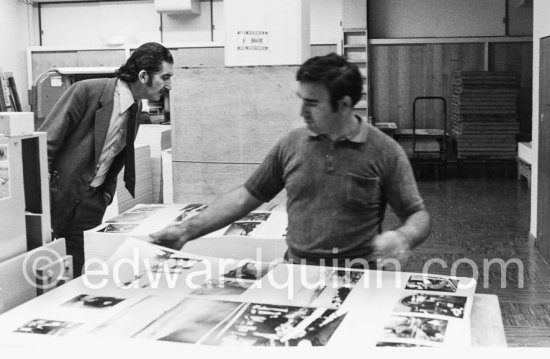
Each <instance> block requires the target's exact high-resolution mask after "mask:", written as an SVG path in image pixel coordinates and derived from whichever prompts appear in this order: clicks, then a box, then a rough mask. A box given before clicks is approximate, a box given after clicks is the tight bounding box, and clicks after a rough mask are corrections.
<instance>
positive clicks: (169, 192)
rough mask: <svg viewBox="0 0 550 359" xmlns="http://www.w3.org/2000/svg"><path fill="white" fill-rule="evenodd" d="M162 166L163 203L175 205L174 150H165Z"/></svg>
mask: <svg viewBox="0 0 550 359" xmlns="http://www.w3.org/2000/svg"><path fill="white" fill-rule="evenodd" d="M161 165H162V203H174V188H173V183H174V180H173V177H172V149H171V148H169V149H167V150H163V151H162V154H161Z"/></svg>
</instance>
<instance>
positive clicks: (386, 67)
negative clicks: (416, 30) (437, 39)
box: [370, 44, 484, 128]
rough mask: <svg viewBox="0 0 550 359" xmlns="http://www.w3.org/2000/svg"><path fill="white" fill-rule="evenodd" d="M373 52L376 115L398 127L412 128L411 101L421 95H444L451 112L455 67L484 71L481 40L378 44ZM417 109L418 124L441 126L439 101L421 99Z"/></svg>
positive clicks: (373, 48) (372, 69)
mask: <svg viewBox="0 0 550 359" xmlns="http://www.w3.org/2000/svg"><path fill="white" fill-rule="evenodd" d="M370 54H371V90H372V91H373V93H372V100H373V114H374V118H375V120H376V121H379V122H395V123H397V126H398V127H399V128H412V105H413V101H414V99H415V98H416V97H419V96H442V97H445V99H446V100H447V103H448V106H447V110H448V114H447V115H448V116H450V111H449V109H450V106H449V105H450V99H451V91H452V90H451V81H452V73H453V71H456V70H479V71H482V70H483V64H484V57H483V45H482V44H413V45H380V46H378V45H377V46H371V48H370ZM434 105H436V106H435V107H434ZM417 110H418V119H420V121H419V122H418V123H417V127H420V128H442V127H441V126H440V125H439V122H438V120H439V119H441V118H442V112H441V111H442V110H441V107H440V106H439V103H436V102H433V103H427V102H423V103H419V106H418V109H417ZM448 118H450V117H448Z"/></svg>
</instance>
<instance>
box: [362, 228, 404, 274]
mask: <svg viewBox="0 0 550 359" xmlns="http://www.w3.org/2000/svg"><path fill="white" fill-rule="evenodd" d="M372 245H373V247H374V252H373V253H372V259H373V260H376V261H383V260H385V259H395V260H397V261H399V263H400V264H401V265H402V266H403V265H405V264H406V263H407V260H408V259H409V256H410V253H411V248H410V245H409V240H408V238H407V237H406V236H405V234H404V233H403V232H401V231H398V230H395V231H386V232H384V233H381V234H379V235H377V236H376V237H374V240H373V244H372ZM388 263H391V261H388Z"/></svg>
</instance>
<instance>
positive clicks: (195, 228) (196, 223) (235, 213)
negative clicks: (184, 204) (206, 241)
mask: <svg viewBox="0 0 550 359" xmlns="http://www.w3.org/2000/svg"><path fill="white" fill-rule="evenodd" d="M262 203H263V202H262V201H260V200H258V199H256V198H255V197H253V196H252V195H251V194H250V193H249V192H248V191H247V190H246V189H245V188H244V187H239V188H237V189H236V190H234V191H232V192H229V193H227V194H226V195H224V196H222V197H220V198H218V199H216V200H215V201H214V202H212V203H211V204H210V205H209V206H208V207H207V208H206V209H204V210H203V211H201V212H200V213H199V214H197V215H196V216H193V217H191V218H189V219H187V220H185V221H183V222H182V223H180V224H177V225H175V226H174V225H172V226H168V227H166V228H164V229H162V230H160V231H158V232H155V233H151V235H150V236H151V238H153V240H154V241H155V243H157V244H161V245H165V246H167V247H171V248H174V249H181V247H182V246H183V245H184V244H185V243H187V242H188V241H190V240H193V239H195V238H198V237H201V236H203V235H205V234H208V233H210V232H213V231H215V230H217V229H220V228H223V227H225V226H227V225H229V224H230V223H232V222H234V221H236V220H238V219H240V218H242V217H243V216H245V215H246V214H248V213H249V212H250V211H252V210H254V209H256V208H257V207H258V206H259V205H261V204H262Z"/></svg>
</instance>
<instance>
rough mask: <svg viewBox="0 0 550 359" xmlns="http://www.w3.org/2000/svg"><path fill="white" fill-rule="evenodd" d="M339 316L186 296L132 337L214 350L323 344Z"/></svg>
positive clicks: (322, 310)
mask: <svg viewBox="0 0 550 359" xmlns="http://www.w3.org/2000/svg"><path fill="white" fill-rule="evenodd" d="M344 317H345V313H337V312H336V311H335V310H331V309H325V308H303V307H292V306H280V305H270V304H257V303H239V302H227V301H213V300H195V299H193V298H186V299H184V300H183V301H182V302H181V303H180V304H179V305H178V307H177V308H175V309H173V310H171V311H170V312H169V313H166V315H165V316H164V318H161V319H159V320H157V321H155V323H154V324H153V325H150V326H148V328H147V329H145V330H144V331H142V332H140V333H139V334H138V335H136V336H134V337H135V338H150V337H151V335H154V336H155V338H156V339H160V340H165V341H174V342H183V343H193V344H207V345H219V346H226V345H230V346H235V345H238V346H296V345H303V344H307V345H325V344H326V343H327V342H328V340H329V339H330V337H331V336H332V334H333V333H334V331H335V330H336V328H337V327H338V325H339V324H340V323H341V322H342V320H343V319H344ZM174 318H178V320H177V321H176V320H174ZM174 326H175V328H174V329H173V330H171V331H170V332H169V333H167V334H166V335H163V336H161V337H156V336H157V335H158V334H159V333H160V332H161V331H165V330H166V329H167V328H170V327H174Z"/></svg>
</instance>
